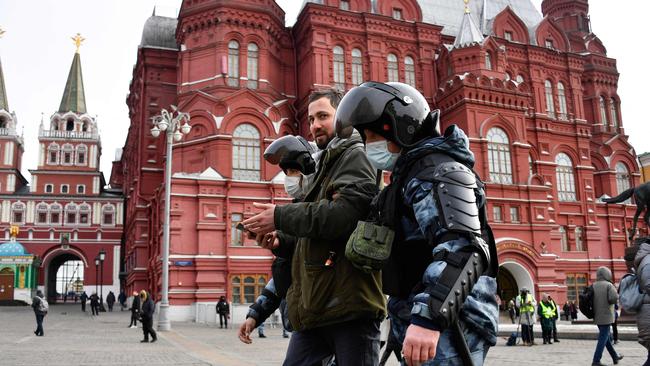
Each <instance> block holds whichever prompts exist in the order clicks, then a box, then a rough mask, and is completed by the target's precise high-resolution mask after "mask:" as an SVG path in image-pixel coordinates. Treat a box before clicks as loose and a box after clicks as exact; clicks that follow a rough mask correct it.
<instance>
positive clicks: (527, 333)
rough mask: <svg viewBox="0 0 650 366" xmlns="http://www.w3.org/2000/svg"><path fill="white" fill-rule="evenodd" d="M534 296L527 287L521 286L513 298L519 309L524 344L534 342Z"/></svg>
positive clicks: (528, 344)
mask: <svg viewBox="0 0 650 366" xmlns="http://www.w3.org/2000/svg"><path fill="white" fill-rule="evenodd" d="M536 304H537V303H536V301H535V298H534V297H533V295H531V294H530V293H529V292H528V288H526V287H522V288H521V291H520V293H519V295H517V298H516V299H515V306H517V308H518V309H519V323H520V324H521V340H522V341H523V345H524V346H532V345H533V344H535V336H534V333H533V325H535V305H536Z"/></svg>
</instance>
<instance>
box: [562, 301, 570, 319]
mask: <svg viewBox="0 0 650 366" xmlns="http://www.w3.org/2000/svg"><path fill="white" fill-rule="evenodd" d="M562 311H563V312H564V320H566V321H569V319H571V305H569V302H568V301H567V302H565V303H564V306H563V307H562Z"/></svg>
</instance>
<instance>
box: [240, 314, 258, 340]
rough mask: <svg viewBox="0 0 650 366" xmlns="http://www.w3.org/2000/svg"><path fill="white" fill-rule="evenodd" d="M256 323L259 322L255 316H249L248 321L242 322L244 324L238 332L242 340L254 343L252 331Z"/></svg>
mask: <svg viewBox="0 0 650 366" xmlns="http://www.w3.org/2000/svg"><path fill="white" fill-rule="evenodd" d="M255 324H257V322H256V321H255V319H253V318H247V319H246V321H245V322H243V323H242V325H241V326H240V327H239V332H238V333H237V336H238V337H239V340H240V341H242V342H244V343H246V344H251V343H253V339H252V338H251V332H253V329H255Z"/></svg>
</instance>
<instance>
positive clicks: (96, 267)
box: [95, 256, 99, 294]
mask: <svg viewBox="0 0 650 366" xmlns="http://www.w3.org/2000/svg"><path fill="white" fill-rule="evenodd" d="M98 283H99V256H97V257H95V294H97V291H98V290H97V284H98Z"/></svg>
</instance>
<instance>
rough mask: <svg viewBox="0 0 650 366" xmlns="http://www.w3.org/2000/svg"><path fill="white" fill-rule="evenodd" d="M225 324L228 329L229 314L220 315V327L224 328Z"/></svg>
mask: <svg viewBox="0 0 650 366" xmlns="http://www.w3.org/2000/svg"><path fill="white" fill-rule="evenodd" d="M224 323H226V328H228V314H219V327H220V328H223V324H224Z"/></svg>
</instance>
